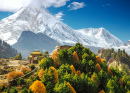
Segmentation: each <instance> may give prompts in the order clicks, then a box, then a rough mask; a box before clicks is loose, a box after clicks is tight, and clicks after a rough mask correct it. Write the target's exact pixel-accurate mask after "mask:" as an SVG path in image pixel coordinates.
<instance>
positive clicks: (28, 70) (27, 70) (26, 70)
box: [21, 67, 31, 74]
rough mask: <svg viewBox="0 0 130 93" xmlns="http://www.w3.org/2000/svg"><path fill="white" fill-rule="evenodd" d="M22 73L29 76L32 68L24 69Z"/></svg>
mask: <svg viewBox="0 0 130 93" xmlns="http://www.w3.org/2000/svg"><path fill="white" fill-rule="evenodd" d="M21 71H22V72H23V73H24V74H27V73H29V72H30V71H31V69H30V68H27V67H22V68H21Z"/></svg>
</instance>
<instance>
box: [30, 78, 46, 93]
mask: <svg viewBox="0 0 130 93" xmlns="http://www.w3.org/2000/svg"><path fill="white" fill-rule="evenodd" d="M29 89H31V91H32V92H33V93H46V88H45V86H44V84H43V83H42V82H41V81H39V80H36V81H34V82H33V84H32V85H31V86H30V87H29Z"/></svg>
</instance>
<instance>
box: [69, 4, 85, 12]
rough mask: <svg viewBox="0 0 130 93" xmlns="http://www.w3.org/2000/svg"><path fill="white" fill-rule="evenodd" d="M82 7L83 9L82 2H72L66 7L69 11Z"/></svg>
mask: <svg viewBox="0 0 130 93" xmlns="http://www.w3.org/2000/svg"><path fill="white" fill-rule="evenodd" d="M83 7H85V4H84V2H81V3H79V2H72V3H71V4H70V5H68V8H70V9H69V10H77V9H80V8H83Z"/></svg>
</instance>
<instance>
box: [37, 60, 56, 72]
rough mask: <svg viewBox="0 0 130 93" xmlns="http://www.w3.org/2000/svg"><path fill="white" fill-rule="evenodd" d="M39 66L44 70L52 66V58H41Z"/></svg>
mask: <svg viewBox="0 0 130 93" xmlns="http://www.w3.org/2000/svg"><path fill="white" fill-rule="evenodd" d="M39 66H40V67H41V68H43V69H44V70H45V69H46V68H49V67H50V66H54V61H53V59H52V58H43V59H42V60H41V61H39Z"/></svg>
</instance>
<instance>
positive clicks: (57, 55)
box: [51, 51, 60, 66]
mask: <svg viewBox="0 0 130 93" xmlns="http://www.w3.org/2000/svg"><path fill="white" fill-rule="evenodd" d="M51 57H52V59H53V60H54V62H55V63H56V66H59V64H60V62H59V54H58V52H57V51H55V52H54V53H53V54H52V55H51Z"/></svg>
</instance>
